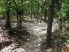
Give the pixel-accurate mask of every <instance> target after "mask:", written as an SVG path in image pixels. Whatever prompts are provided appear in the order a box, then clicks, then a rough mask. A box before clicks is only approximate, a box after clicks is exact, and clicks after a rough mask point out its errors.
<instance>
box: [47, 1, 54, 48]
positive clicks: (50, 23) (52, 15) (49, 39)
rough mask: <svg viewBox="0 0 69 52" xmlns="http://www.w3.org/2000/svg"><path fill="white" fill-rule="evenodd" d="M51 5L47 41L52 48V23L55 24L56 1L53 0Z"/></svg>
mask: <svg viewBox="0 0 69 52" xmlns="http://www.w3.org/2000/svg"><path fill="white" fill-rule="evenodd" d="M51 2H52V3H51V5H50V6H49V13H50V15H49V17H48V25H47V37H46V40H47V47H51V46H52V43H51V40H52V38H51V36H52V32H51V31H52V23H53V18H54V4H55V2H54V0H51Z"/></svg>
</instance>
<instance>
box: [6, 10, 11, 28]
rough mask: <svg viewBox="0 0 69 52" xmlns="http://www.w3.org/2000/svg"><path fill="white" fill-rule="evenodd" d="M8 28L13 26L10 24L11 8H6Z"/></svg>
mask: <svg viewBox="0 0 69 52" xmlns="http://www.w3.org/2000/svg"><path fill="white" fill-rule="evenodd" d="M6 17H7V18H6V29H10V28H11V24H10V9H8V10H6Z"/></svg>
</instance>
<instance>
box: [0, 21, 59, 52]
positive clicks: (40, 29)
mask: <svg viewBox="0 0 69 52" xmlns="http://www.w3.org/2000/svg"><path fill="white" fill-rule="evenodd" d="M57 25H58V24H57V22H54V23H53V30H52V32H53V31H54V30H56V29H58V27H57ZM23 26H25V27H26V28H27V30H28V32H29V33H30V34H31V36H30V38H29V39H28V42H26V43H25V44H23V43H24V42H23V41H22V40H21V47H19V48H18V47H17V46H18V44H17V42H15V43H14V42H13V41H12V43H11V44H10V45H8V46H6V47H4V48H3V49H2V50H1V51H0V52H39V51H40V46H41V44H42V42H43V41H44V40H45V38H46V30H47V24H46V23H44V22H41V23H40V22H39V23H37V22H34V23H31V22H23ZM1 36H2V35H1ZM7 38H8V37H7ZM0 39H2V38H0ZM5 40H7V39H5ZM9 40H10V39H9ZM14 41H15V40H14Z"/></svg>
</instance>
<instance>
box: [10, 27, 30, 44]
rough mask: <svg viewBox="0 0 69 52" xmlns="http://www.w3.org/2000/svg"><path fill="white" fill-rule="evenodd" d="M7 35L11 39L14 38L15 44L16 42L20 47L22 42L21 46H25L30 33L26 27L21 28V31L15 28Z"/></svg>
mask: <svg viewBox="0 0 69 52" xmlns="http://www.w3.org/2000/svg"><path fill="white" fill-rule="evenodd" d="M9 35H11V37H14V39H15V42H18V44H20V45H21V43H22V42H23V43H22V44H25V43H26V42H27V41H28V39H29V37H30V33H29V32H28V31H27V29H26V27H22V28H21V29H20V28H17V27H15V28H12V29H11V30H10V31H9Z"/></svg>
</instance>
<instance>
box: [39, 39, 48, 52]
mask: <svg viewBox="0 0 69 52" xmlns="http://www.w3.org/2000/svg"><path fill="white" fill-rule="evenodd" d="M46 49H47V45H46V39H45V40H43V42H42V44H41V45H40V50H39V52H46Z"/></svg>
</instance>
